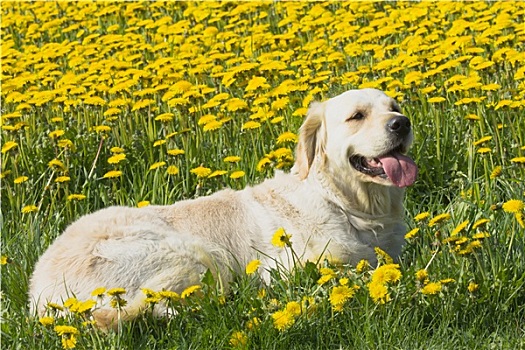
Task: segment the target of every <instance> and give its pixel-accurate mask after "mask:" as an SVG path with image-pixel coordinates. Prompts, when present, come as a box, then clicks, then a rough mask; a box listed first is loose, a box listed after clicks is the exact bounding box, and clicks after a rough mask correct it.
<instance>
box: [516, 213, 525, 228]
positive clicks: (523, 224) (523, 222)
mask: <svg viewBox="0 0 525 350" xmlns="http://www.w3.org/2000/svg"><path fill="white" fill-rule="evenodd" d="M515 216H516V221H518V224H519V225H520V226H521V228H525V220H524V219H523V213H516V214H515Z"/></svg>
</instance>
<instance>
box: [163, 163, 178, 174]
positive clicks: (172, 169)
mask: <svg viewBox="0 0 525 350" xmlns="http://www.w3.org/2000/svg"><path fill="white" fill-rule="evenodd" d="M166 173H167V174H168V175H177V174H178V173H179V168H177V167H176V166H175V165H170V166H168V168H167V169H166Z"/></svg>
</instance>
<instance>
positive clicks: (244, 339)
mask: <svg viewBox="0 0 525 350" xmlns="http://www.w3.org/2000/svg"><path fill="white" fill-rule="evenodd" d="M247 343H248V336H247V335H246V334H245V333H244V332H242V331H236V332H233V333H232V335H231V337H230V345H231V346H233V347H234V348H235V347H244V346H246V344H247Z"/></svg>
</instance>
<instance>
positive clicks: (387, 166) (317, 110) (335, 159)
mask: <svg viewBox="0 0 525 350" xmlns="http://www.w3.org/2000/svg"><path fill="white" fill-rule="evenodd" d="M412 139H413V134H412V128H411V125H410V120H409V119H408V118H407V117H406V116H404V115H403V114H402V113H401V110H400V108H399V106H398V104H397V103H396V101H395V100H394V99H392V98H390V97H388V96H387V95H385V94H384V93H383V92H381V91H379V90H376V89H363V90H350V91H347V92H345V93H343V94H341V95H339V96H336V97H334V98H332V99H329V100H327V101H325V102H321V103H314V104H312V106H311V107H310V109H309V111H308V115H307V117H306V120H305V122H304V123H303V125H302V126H301V129H300V136H299V143H298V145H297V150H296V163H295V165H294V169H293V171H294V172H296V173H297V174H298V175H299V177H301V178H303V179H304V178H306V177H307V176H308V173H309V171H310V169H311V167H312V164H313V163H314V161H316V162H319V164H325V163H326V162H328V163H329V164H330V167H331V168H332V169H333V170H335V171H341V172H342V173H343V174H347V173H349V172H350V173H352V175H355V176H357V177H358V178H359V179H360V180H361V181H362V182H374V183H378V184H381V185H386V186H389V185H390V186H391V185H394V186H397V187H406V186H410V185H412V184H413V183H414V181H415V180H416V177H417V166H416V164H415V163H414V161H413V160H412V159H410V158H409V157H407V156H406V155H405V154H406V152H407V151H408V149H409V147H410V145H411V143H412Z"/></svg>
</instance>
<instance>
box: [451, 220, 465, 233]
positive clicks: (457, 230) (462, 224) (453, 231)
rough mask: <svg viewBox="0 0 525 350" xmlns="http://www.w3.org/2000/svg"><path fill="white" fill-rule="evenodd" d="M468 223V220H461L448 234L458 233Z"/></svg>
mask: <svg viewBox="0 0 525 350" xmlns="http://www.w3.org/2000/svg"><path fill="white" fill-rule="evenodd" d="M468 223H469V220H465V221H463V222H462V223H460V224H459V225H458V226H456V228H454V230H452V232H451V233H450V235H451V236H457V234H458V233H460V232H461V231H463V230H464V229H465V227H467V225H468Z"/></svg>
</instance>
